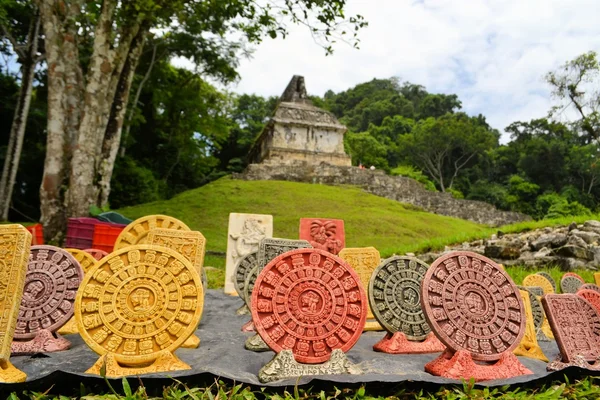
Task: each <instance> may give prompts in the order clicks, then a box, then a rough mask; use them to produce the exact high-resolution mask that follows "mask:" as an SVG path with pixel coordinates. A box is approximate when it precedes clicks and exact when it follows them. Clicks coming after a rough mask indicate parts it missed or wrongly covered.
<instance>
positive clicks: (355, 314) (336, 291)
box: [251, 248, 368, 364]
mask: <svg viewBox="0 0 600 400" xmlns="http://www.w3.org/2000/svg"><path fill="white" fill-rule="evenodd" d="M367 307H368V306H367V297H366V293H365V290H364V289H363V286H362V284H361V283H360V278H359V277H358V275H357V274H356V272H354V270H352V267H350V265H348V264H347V263H346V262H345V261H343V260H342V259H340V258H339V257H337V256H334V255H332V254H330V253H328V252H326V251H324V250H319V249H310V248H308V249H298V250H292V251H289V252H287V253H284V254H282V255H280V256H278V257H276V258H275V259H273V260H272V261H271V262H269V263H268V264H267V266H266V267H265V268H264V269H263V271H262V272H261V273H260V274H259V276H258V278H257V279H256V283H255V285H254V290H253V291H252V302H251V311H252V320H253V321H254V326H255V327H256V330H257V332H258V333H259V334H260V336H261V337H262V339H263V340H264V341H265V343H267V345H268V346H269V347H270V348H271V349H272V350H273V351H275V352H276V353H279V352H280V351H281V350H287V349H289V350H292V352H293V354H294V358H295V359H296V361H298V362H299V363H306V364H318V363H322V362H324V361H327V360H328V359H329V357H330V354H331V352H332V351H333V350H334V349H341V350H342V351H344V352H346V351H348V350H350V349H351V348H352V346H354V344H355V343H356V342H357V341H358V338H359V337H360V334H361V333H362V330H363V327H364V325H365V318H366V315H367Z"/></svg>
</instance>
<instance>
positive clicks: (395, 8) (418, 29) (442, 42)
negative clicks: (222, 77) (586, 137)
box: [231, 0, 600, 140]
mask: <svg viewBox="0 0 600 400" xmlns="http://www.w3.org/2000/svg"><path fill="white" fill-rule="evenodd" d="M598 10H599V5H598V3H597V0H568V1H567V0H510V1H508V0H444V1H427V0H426V1H420V2H417V1H412V0H411V1H409V0H349V4H348V10H347V13H346V14H347V15H351V14H355V13H359V14H361V15H363V16H364V17H365V18H366V19H367V20H368V22H369V27H368V28H366V29H364V30H363V31H361V32H360V38H361V45H360V47H361V48H360V50H355V49H352V48H350V47H349V46H346V45H345V44H342V43H339V44H337V45H336V47H335V53H334V55H333V56H325V52H324V50H323V49H322V48H320V47H319V46H317V45H316V44H315V43H314V42H313V40H312V38H311V36H310V33H309V32H308V30H307V29H306V28H304V27H292V29H291V34H290V35H289V37H288V38H286V39H285V40H281V39H277V40H271V39H265V41H264V42H263V43H262V44H261V45H259V46H258V47H257V49H256V52H255V53H254V56H253V58H252V59H249V60H243V61H242V62H241V66H240V69H239V71H240V74H241V80H240V82H239V83H238V84H237V85H235V86H233V87H232V88H231V89H233V90H234V91H236V92H240V93H257V94H261V95H279V94H280V93H281V92H282V91H283V89H284V88H285V86H286V85H287V83H288V81H289V79H290V78H291V76H292V75H294V74H300V75H304V76H305V78H306V84H307V88H308V90H309V92H310V93H313V94H317V95H322V94H323V93H324V92H325V91H326V90H328V89H332V90H334V91H336V92H337V91H342V90H346V89H348V88H350V87H352V86H354V85H356V84H357V83H360V82H365V81H368V80H370V79H373V78H388V77H391V76H399V77H400V78H401V79H402V80H408V81H410V82H412V83H416V84H421V85H423V86H425V87H426V88H427V90H428V91H430V92H434V93H436V92H442V93H456V94H458V95H459V97H460V99H461V100H462V102H463V109H464V110H465V111H466V112H468V113H470V114H478V113H481V114H483V115H485V116H486V117H487V118H488V122H490V124H491V125H492V126H494V127H495V128H498V129H500V130H503V129H504V128H505V127H506V126H507V125H508V124H510V123H511V122H513V121H516V120H529V119H532V118H537V117H542V116H544V115H545V114H546V112H547V111H548V109H549V108H550V105H551V99H550V93H549V88H548V86H547V85H546V83H545V82H544V80H543V76H544V74H545V73H547V72H548V71H550V70H552V69H555V68H556V67H558V66H559V65H560V64H562V63H564V62H565V61H567V60H569V59H572V58H574V57H575V56H577V55H579V54H581V53H583V52H586V51H589V50H599V48H600V25H599V24H598V23H597V18H598V15H599V14H598ZM507 139H508V138H507V137H505V138H504V140H507Z"/></svg>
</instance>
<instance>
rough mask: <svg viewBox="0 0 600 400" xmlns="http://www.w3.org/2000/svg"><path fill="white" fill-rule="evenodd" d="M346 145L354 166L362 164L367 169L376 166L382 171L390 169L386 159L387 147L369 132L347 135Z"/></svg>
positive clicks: (349, 133)
mask: <svg viewBox="0 0 600 400" xmlns="http://www.w3.org/2000/svg"><path fill="white" fill-rule="evenodd" d="M344 145H345V147H346V152H347V153H348V154H350V157H352V163H353V164H354V165H358V164H362V165H364V166H366V167H370V166H374V167H377V168H380V169H385V170H388V169H389V166H388V163H387V160H386V159H385V156H386V148H385V146H384V145H382V144H381V143H379V142H378V141H377V139H375V138H374V137H373V136H371V134H370V133H369V132H362V133H352V132H348V133H346V135H345V140H344Z"/></svg>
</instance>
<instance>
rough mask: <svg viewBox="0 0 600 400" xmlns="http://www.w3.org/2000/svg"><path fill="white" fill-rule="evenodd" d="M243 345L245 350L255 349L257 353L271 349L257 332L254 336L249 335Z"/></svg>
mask: <svg viewBox="0 0 600 400" xmlns="http://www.w3.org/2000/svg"><path fill="white" fill-rule="evenodd" d="M244 347H245V348H246V350H250V351H255V352H257V353H260V352H263V351H269V350H271V348H270V347H269V346H267V344H266V343H265V341H264V340H263V338H262V337H260V335H259V334H258V333H257V334H256V335H254V336H250V337H249V338H248V339H247V340H246V343H245V344H244Z"/></svg>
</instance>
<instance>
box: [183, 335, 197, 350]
mask: <svg viewBox="0 0 600 400" xmlns="http://www.w3.org/2000/svg"><path fill="white" fill-rule="evenodd" d="M181 347H183V348H184V349H197V348H198V347H200V338H199V337H198V336H196V335H195V334H194V335H192V336H190V337H189V338H187V339H186V340H185V342H183V344H182V345H181Z"/></svg>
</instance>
